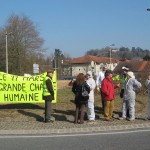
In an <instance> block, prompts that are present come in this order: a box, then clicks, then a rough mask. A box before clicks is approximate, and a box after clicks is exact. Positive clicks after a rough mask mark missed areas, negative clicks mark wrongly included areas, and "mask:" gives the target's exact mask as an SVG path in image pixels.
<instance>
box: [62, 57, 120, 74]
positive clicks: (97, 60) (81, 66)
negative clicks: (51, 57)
mask: <svg viewBox="0 0 150 150" xmlns="http://www.w3.org/2000/svg"><path fill="white" fill-rule="evenodd" d="M118 62H119V61H118V60H117V59H114V58H111V60H110V58H109V57H98V56H91V55H86V56H82V57H78V58H73V59H71V60H69V62H68V63H69V65H68V63H67V65H64V66H63V67H64V69H63V73H64V76H66V75H67V73H68V72H70V76H77V75H78V74H79V73H84V74H86V73H87V71H89V70H91V71H92V72H93V74H94V75H97V74H98V72H99V71H100V70H101V69H102V67H103V66H107V67H108V68H109V69H111V70H113V69H114V68H115V67H116V66H117V64H118ZM70 69H71V71H70Z"/></svg>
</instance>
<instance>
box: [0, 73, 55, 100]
mask: <svg viewBox="0 0 150 150" xmlns="http://www.w3.org/2000/svg"><path fill="white" fill-rule="evenodd" d="M45 76H46V73H43V74H40V75H35V76H28V77H26V76H17V75H12V74H6V73H4V72H0V102H1V103H44V100H43V99H42V92H43V79H44V77H45ZM52 81H53V85H54V93H55V99H54V100H53V101H52V102H53V103H56V99H57V78H56V71H54V75H53V79H52Z"/></svg>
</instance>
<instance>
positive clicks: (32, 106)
mask: <svg viewBox="0 0 150 150" xmlns="http://www.w3.org/2000/svg"><path fill="white" fill-rule="evenodd" d="M0 109H44V105H43V106H39V105H37V104H31V103H25V104H24V103H22V104H3V105H0Z"/></svg>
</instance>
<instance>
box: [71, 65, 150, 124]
mask: <svg viewBox="0 0 150 150" xmlns="http://www.w3.org/2000/svg"><path fill="white" fill-rule="evenodd" d="M122 71H123V74H122V76H120V75H116V76H114V77H113V72H112V71H111V70H109V69H107V67H106V66H104V67H103V68H102V71H100V72H99V74H98V75H97V78H96V81H95V80H94V79H93V75H92V72H91V71H88V72H87V74H86V75H84V74H83V73H79V75H78V76H77V78H76V81H75V82H74V83H73V86H72V92H73V93H74V94H75V104H76V113H75V123H81V124H82V123H84V118H85V117H84V116H85V110H86V108H87V119H88V120H89V121H94V120H95V111H94V90H95V88H96V87H97V90H98V91H99V93H100V95H101V101H102V114H103V118H104V120H106V121H111V120H112V118H113V110H114V100H115V89H116V88H118V87H120V88H121V91H120V97H121V98H122V99H123V102H122V116H121V117H120V118H119V119H120V120H123V119H127V120H129V121H133V120H135V99H136V93H135V90H136V89H138V88H141V86H142V84H141V83H140V82H139V81H138V80H137V79H136V78H135V76H134V73H133V72H131V71H129V68H127V67H122ZM149 79H150V76H149ZM113 80H119V83H117V84H115V83H114V81H113ZM147 84H150V81H149V82H147ZM83 86H84V87H85V89H86V90H87V92H88V93H89V97H88V98H86V99H85V98H84V96H82V91H83ZM86 106H87V107H86ZM149 107H150V106H149ZM149 118H150V113H149Z"/></svg>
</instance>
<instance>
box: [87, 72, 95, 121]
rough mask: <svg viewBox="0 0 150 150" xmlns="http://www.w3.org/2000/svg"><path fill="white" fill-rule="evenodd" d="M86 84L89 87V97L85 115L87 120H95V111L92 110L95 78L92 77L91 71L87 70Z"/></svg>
mask: <svg viewBox="0 0 150 150" xmlns="http://www.w3.org/2000/svg"><path fill="white" fill-rule="evenodd" d="M86 76H87V80H86V82H87V84H88V85H89V87H90V93H89V99H88V110H87V117H88V120H89V121H95V111H94V89H95V87H96V83H95V80H94V79H93V75H92V71H88V72H87V74H86Z"/></svg>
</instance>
